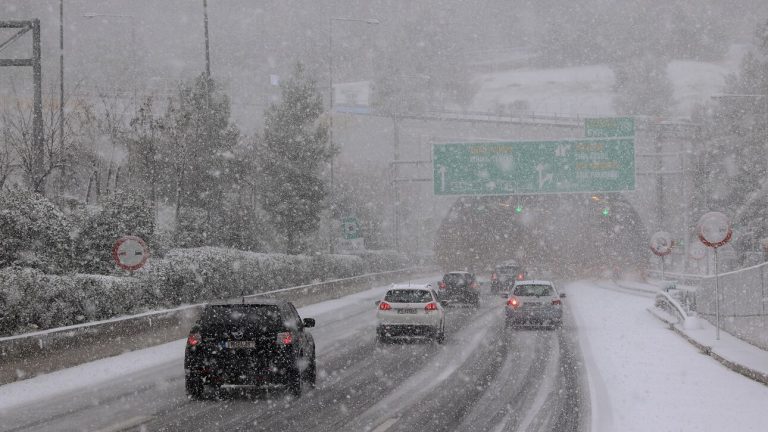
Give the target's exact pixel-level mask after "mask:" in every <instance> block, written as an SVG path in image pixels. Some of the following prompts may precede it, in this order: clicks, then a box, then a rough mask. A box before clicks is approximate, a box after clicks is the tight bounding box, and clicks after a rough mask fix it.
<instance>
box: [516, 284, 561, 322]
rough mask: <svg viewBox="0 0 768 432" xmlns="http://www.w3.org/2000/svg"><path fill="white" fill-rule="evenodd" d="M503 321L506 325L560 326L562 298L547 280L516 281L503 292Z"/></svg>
mask: <svg viewBox="0 0 768 432" xmlns="http://www.w3.org/2000/svg"><path fill="white" fill-rule="evenodd" d="M505 297H507V303H506V306H505V309H506V314H505V320H506V321H505V323H506V326H507V327H511V326H515V325H521V324H528V325H541V326H546V325H548V326H551V327H560V326H561V325H562V323H563V306H562V300H561V299H562V298H564V297H565V294H558V292H557V289H556V288H555V285H554V284H553V283H552V282H549V281H542V280H524V281H517V282H515V285H514V286H513V287H512V289H511V290H510V291H509V292H508V293H505Z"/></svg>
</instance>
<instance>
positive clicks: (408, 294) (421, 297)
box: [384, 289, 432, 303]
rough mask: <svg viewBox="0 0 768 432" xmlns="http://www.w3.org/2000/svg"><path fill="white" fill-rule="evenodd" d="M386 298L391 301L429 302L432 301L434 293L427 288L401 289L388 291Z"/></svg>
mask: <svg viewBox="0 0 768 432" xmlns="http://www.w3.org/2000/svg"><path fill="white" fill-rule="evenodd" d="M384 300H386V301H388V302H390V303H428V302H431V301H432V295H431V294H430V293H429V291H426V290H414V289H408V290H399V289H393V290H389V291H387V295H386V296H384Z"/></svg>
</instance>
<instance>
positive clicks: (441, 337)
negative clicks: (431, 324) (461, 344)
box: [435, 324, 445, 345]
mask: <svg viewBox="0 0 768 432" xmlns="http://www.w3.org/2000/svg"><path fill="white" fill-rule="evenodd" d="M435 341H436V342H437V343H438V344H440V345H442V344H444V343H445V324H443V325H441V326H440V328H439V329H438V330H437V333H436V335H435Z"/></svg>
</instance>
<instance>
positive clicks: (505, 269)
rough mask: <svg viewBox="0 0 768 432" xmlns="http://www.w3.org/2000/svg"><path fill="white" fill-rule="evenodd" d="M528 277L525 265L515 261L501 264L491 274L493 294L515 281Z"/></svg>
mask: <svg viewBox="0 0 768 432" xmlns="http://www.w3.org/2000/svg"><path fill="white" fill-rule="evenodd" d="M527 278H528V272H526V271H525V269H524V268H523V266H521V265H518V264H513V263H505V264H499V265H497V266H496V268H494V270H493V273H492V274H491V294H497V293H499V292H501V291H502V290H504V289H505V288H507V287H511V286H513V285H514V284H515V282H517V281H520V280H525V279H527Z"/></svg>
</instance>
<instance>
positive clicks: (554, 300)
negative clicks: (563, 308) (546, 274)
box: [552, 299, 562, 306]
mask: <svg viewBox="0 0 768 432" xmlns="http://www.w3.org/2000/svg"><path fill="white" fill-rule="evenodd" d="M552 304H553V305H557V306H560V305H561V304H562V303H561V302H560V299H552Z"/></svg>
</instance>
